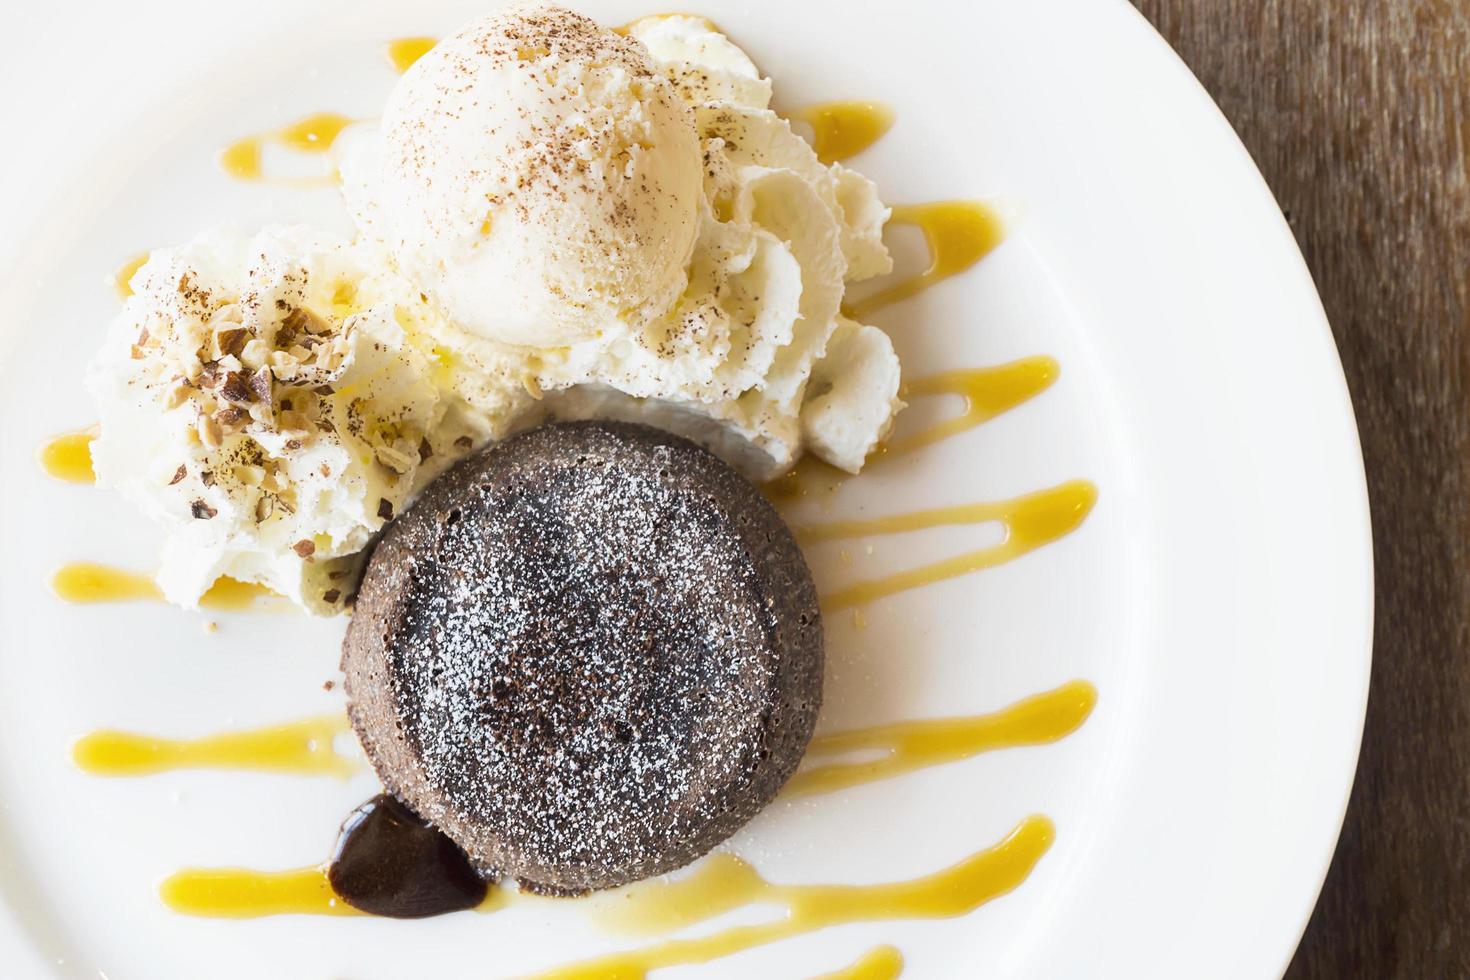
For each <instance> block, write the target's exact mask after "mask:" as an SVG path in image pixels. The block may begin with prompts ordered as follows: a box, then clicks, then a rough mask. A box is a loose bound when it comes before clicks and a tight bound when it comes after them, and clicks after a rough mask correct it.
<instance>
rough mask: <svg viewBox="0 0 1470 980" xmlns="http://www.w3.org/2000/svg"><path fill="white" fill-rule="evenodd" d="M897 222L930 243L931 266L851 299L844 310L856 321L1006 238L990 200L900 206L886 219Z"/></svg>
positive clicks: (915, 292)
mask: <svg viewBox="0 0 1470 980" xmlns="http://www.w3.org/2000/svg"><path fill="white" fill-rule="evenodd" d="M890 220H891V221H892V222H893V223H895V224H909V225H915V226H917V227H918V228H919V230H920V231H921V232H923V234H924V242H925V243H926V244H927V245H928V246H929V265H928V267H927V268H926V269H925V270H924V271H923V272H921V273H919V274H918V275H916V276H911V277H910V278H908V279H903V280H901V281H899V282H896V283H894V284H893V285H891V286H888V287H887V288H885V289H881V290H879V291H878V292H876V293H874V294H872V295H870V296H867V297H865V298H863V299H860V300H856V301H854V302H852V303H850V304H844V306H843V312H844V313H846V314H847V315H848V316H850V317H852V318H853V319H854V320H865V319H867V318H868V317H869V316H870V315H872V314H873V313H875V312H877V311H878V310H880V309H882V308H883V307H885V306H888V305H890V304H892V303H897V302H899V301H900V300H904V299H908V298H909V297H911V296H916V295H918V294H919V293H921V292H923V291H924V290H926V289H928V288H929V287H930V286H933V285H934V284H935V283H938V282H941V281H943V280H945V279H948V278H949V277H950V276H953V275H957V274H959V273H961V272H964V271H965V270H966V269H968V268H970V267H971V266H973V265H974V264H975V263H977V262H979V261H980V260H981V259H983V258H985V256H987V255H989V254H990V252H991V251H992V250H993V249H994V248H995V247H996V246H997V245H999V244H1000V243H1001V242H1002V241H1004V239H1005V224H1004V222H1002V221H1001V218H1000V215H998V214H997V213H996V212H995V211H994V210H993V209H992V208H991V207H990V206H989V205H987V204H984V203H982V202H980V201H933V202H930V203H927V204H907V205H898V206H895V207H894V209H893V217H892V218H891V219H890Z"/></svg>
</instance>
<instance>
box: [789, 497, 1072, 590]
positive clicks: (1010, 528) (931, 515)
mask: <svg viewBox="0 0 1470 980" xmlns="http://www.w3.org/2000/svg"><path fill="white" fill-rule="evenodd" d="M1096 502H1097V487H1096V486H1095V485H1093V484H1092V483H1090V482H1089V481H1087V480H1071V481H1069V482H1067V483H1063V484H1061V485H1059V486H1055V487H1051V488H1050V489H1047V490H1042V491H1039V492H1037V493H1031V494H1027V495H1025V496H1023V497H1016V498H1014V499H1013V500H1002V501H998V502H995V503H981V504H960V505H958V506H955V507H938V508H934V509H932V510H920V511H914V512H912V513H909V514H898V515H895V516H893V517H880V518H875V519H872V520H862V521H832V522H829V523H822V524H809V525H806V526H804V527H797V528H793V530H794V531H795V532H796V538H797V540H798V541H801V542H803V543H816V542H820V541H835V540H838V539H840V538H854V537H867V536H869V535H880V534H900V533H903V532H905V531H916V530H921V529H923V528H930V527H941V526H945V525H952V524H979V523H982V522H985V521H999V522H1000V523H1002V524H1003V525H1005V530H1006V536H1005V540H1004V541H1002V542H1001V543H999V544H996V545H991V546H990V547H987V548H979V549H976V550H974V551H967V552H965V553H963V554H959V555H955V556H954V557H952V558H945V559H942V560H940V561H936V562H931V563H929V564H927V565H920V566H919V567H917V568H911V569H908V570H907V571H903V572H897V573H895V574H893V575H886V576H883V577H882V578H876V579H871V580H869V581H866V582H858V583H857V584H855V585H849V586H847V587H846V588H843V589H839V590H837V591H836V592H832V593H829V594H828V595H826V596H824V597H823V598H822V609H823V611H824V612H835V611H837V610H840V609H848V608H851V607H854V606H861V605H866V604H867V603H869V602H873V601H874V600H876V599H882V598H884V597H886V596H890V595H894V594H895V593H898V592H906V591H908V590H909V589H917V588H919V587H921V586H925V585H931V584H933V583H935V582H940V581H943V580H945V579H951V578H956V577H958V576H960V575H968V574H969V573H971V572H977V571H980V570H981V569H985V568H993V567H994V566H996V565H1002V564H1004V563H1006V562H1008V561H1013V560H1015V559H1016V558H1020V557H1021V556H1022V555H1025V554H1028V553H1030V552H1032V551H1035V550H1036V549H1037V548H1040V547H1042V546H1043V545H1046V544H1050V543H1051V542H1053V541H1055V540H1057V539H1058V538H1060V537H1062V536H1064V535H1066V534H1068V533H1070V532H1072V531H1073V530H1075V529H1076V528H1077V526H1078V525H1080V524H1081V523H1082V522H1083V520H1085V519H1086V517H1087V515H1088V514H1089V513H1090V512H1091V511H1092V507H1093V504H1095V503H1096Z"/></svg>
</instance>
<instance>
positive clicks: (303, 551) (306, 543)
mask: <svg viewBox="0 0 1470 980" xmlns="http://www.w3.org/2000/svg"><path fill="white" fill-rule="evenodd" d="M291 550H292V551H294V552H296V554H297V555H298V556H300V557H302V558H310V557H311V556H312V555H314V554H316V543H315V542H314V541H311V540H310V539H308V538H302V539H301V540H300V541H298V542H296V543H295V544H293V545H292V546H291Z"/></svg>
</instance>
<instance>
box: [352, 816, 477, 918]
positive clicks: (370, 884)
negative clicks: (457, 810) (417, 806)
mask: <svg viewBox="0 0 1470 980" xmlns="http://www.w3.org/2000/svg"><path fill="white" fill-rule="evenodd" d="M327 878H328V879H329V880H330V881H331V883H332V890H333V891H335V892H336V893H337V894H338V895H339V896H341V898H342V899H343V901H345V902H346V903H347V904H348V905H351V906H352V907H353V908H355V909H361V910H362V911H364V912H368V913H371V914H373V915H386V916H388V917H390V918H394V919H421V918H424V917H426V916H430V915H443V914H444V913H446V912H458V911H460V910H461V909H472V908H474V907H475V906H477V905H479V904H480V903H481V902H483V901H484V900H485V895H486V893H487V891H488V886H487V885H486V883H485V879H483V878H481V877H480V876H479V875H478V874H476V873H475V869H474V868H473V867H472V866H471V865H470V862H469V858H467V857H465V853H464V851H461V850H460V849H459V846H458V845H456V844H455V843H454V842H453V841H452V840H450V839H449V838H448V837H445V836H444V835H443V834H442V833H440V832H439V830H437V829H436V828H434V827H431V826H429V825H428V824H427V823H425V822H424V821H423V820H421V819H420V818H419V817H418V815H417V814H415V813H414V812H413V811H411V810H409V809H408V807H406V806H404V805H403V804H402V803H400V802H398V801H397V800H396V799H394V798H393V797H392V796H390V795H388V794H387V793H382V794H379V795H378V796H375V797H373V798H372V799H370V800H368V801H367V802H366V803H364V804H363V805H362V806H360V807H358V808H357V809H356V810H353V811H352V813H351V815H349V816H348V818H347V820H346V822H345V823H343V824H342V835H341V836H340V837H338V838H337V852H336V854H335V855H333V857H332V863H331V866H330V867H329V868H328V869H327Z"/></svg>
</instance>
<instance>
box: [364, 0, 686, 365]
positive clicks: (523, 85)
mask: <svg viewBox="0 0 1470 980" xmlns="http://www.w3.org/2000/svg"><path fill="white" fill-rule="evenodd" d="M342 175H343V182H344V189H345V192H346V194H347V197H348V201H349V204H350V205H351V206H352V208H353V210H354V212H355V216H356V218H357V220H358V223H359V226H360V227H363V228H364V230H366V231H368V232H369V233H370V234H371V235H372V236H373V237H376V238H377V239H378V240H379V241H381V242H382V243H383V244H384V245H386V246H387V248H388V250H389V251H390V252H391V253H392V254H393V256H394V258H395V261H396V262H397V264H398V266H399V268H400V269H401V271H402V272H403V273H404V274H405V275H407V276H408V277H409V278H410V279H411V280H413V281H414V282H416V283H418V284H419V286H420V288H421V289H423V290H424V291H425V292H426V293H428V294H429V297H430V298H431V299H432V300H433V301H434V302H435V303H436V304H437V305H438V306H439V308H440V309H441V310H442V311H443V313H444V314H445V315H446V316H448V317H449V318H450V319H452V320H453V321H455V322H456V323H457V324H459V325H460V326H461V327H463V328H464V329H465V330H466V331H468V332H470V333H471V334H474V335H477V336H479V337H481V338H484V339H486V340H492V341H498V342H501V343H506V344H519V345H526V346H532V347H540V348H545V347H553V346H557V345H564V344H572V343H577V342H579V341H584V340H588V339H592V338H596V337H600V336H603V335H605V334H609V333H618V334H628V333H632V334H637V333H641V332H642V329H643V327H644V325H645V324H646V323H647V322H648V321H650V320H652V319H653V318H655V317H656V316H658V315H660V314H662V313H663V312H664V311H665V310H667V309H669V308H670V307H671V306H672V305H673V304H674V302H675V301H676V299H677V298H678V296H679V295H680V294H681V293H682V292H683V290H684V287H685V284H686V280H687V272H686V269H687V266H688V264H689V259H690V255H691V253H692V251H693V249H694V243H695V238H696V236H697V234H698V231H699V204H700V199H701V194H702V182H701V181H702V178H701V162H700V145H699V138H698V135H697V130H696V128H695V124H694V120H693V115H692V113H691V111H690V109H689V108H688V107H687V106H686V104H685V103H684V102H683V100H681V99H680V98H679V96H678V94H677V93H676V92H675V91H674V88H673V86H672V85H671V83H670V82H669V80H668V79H667V78H665V77H664V76H663V75H661V74H659V73H658V72H656V71H655V70H654V67H653V64H652V62H651V61H650V59H649V56H648V53H647V50H646V49H645V48H644V47H643V45H642V44H640V43H639V42H638V41H636V40H634V39H633V38H629V37H623V36H620V35H618V34H616V33H614V32H612V31H609V30H606V29H604V28H602V27H599V26H598V25H597V24H596V23H595V22H593V21H591V20H589V19H588V18H586V17H583V16H581V15H580V14H576V13H573V12H571V11H568V10H563V9H559V8H554V7H542V6H520V7H513V8H511V9H509V10H505V11H501V12H499V13H496V14H493V15H491V16H488V17H485V18H483V19H481V20H478V21H476V22H474V23H473V24H471V25H470V26H468V27H466V28H465V29H464V30H462V31H460V32H459V33H458V34H455V35H454V36H452V37H449V38H446V39H445V40H443V41H441V42H440V43H439V44H438V45H437V46H436V47H435V48H434V49H433V50H432V51H430V52H429V53H428V54H426V55H425V56H424V57H423V58H421V59H420V60H419V61H418V62H417V63H416V64H415V65H414V66H413V68H411V69H410V70H409V72H408V73H407V74H406V75H404V77H403V79H402V80H401V81H400V82H399V84H398V86H397V87H396V88H395V89H394V92H393V94H392V96H391V97H390V98H389V100H388V104H387V106H386V108H385V110H384V113H383V120H382V123H381V128H380V130H379V131H378V132H376V133H374V132H371V131H369V132H366V133H361V134H357V136H356V138H355V139H354V140H353V142H352V143H351V145H350V146H349V148H348V151H347V152H346V154H345V155H344V158H343V161H342Z"/></svg>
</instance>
